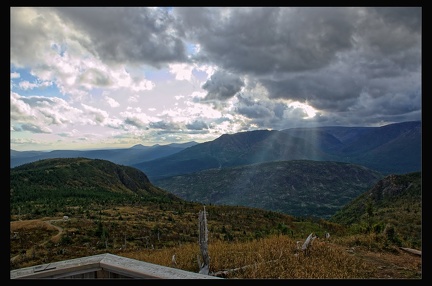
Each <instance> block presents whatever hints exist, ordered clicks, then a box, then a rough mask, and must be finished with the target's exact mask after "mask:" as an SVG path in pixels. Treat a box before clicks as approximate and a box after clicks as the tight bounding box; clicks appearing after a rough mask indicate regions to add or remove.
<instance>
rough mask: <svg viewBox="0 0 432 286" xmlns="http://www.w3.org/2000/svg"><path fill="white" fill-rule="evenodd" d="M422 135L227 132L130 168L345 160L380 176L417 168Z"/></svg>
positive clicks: (160, 171)
mask: <svg viewBox="0 0 432 286" xmlns="http://www.w3.org/2000/svg"><path fill="white" fill-rule="evenodd" d="M421 137H422V133H421V122H420V121H415V122H404V123H397V124H390V125H386V126H382V127H320V128H293V129H286V130H283V131H276V130H273V131H269V130H257V131H249V132H240V133H236V134H230V135H228V134H225V135H222V136H220V137H219V138H217V139H215V140H213V141H210V142H205V143H201V144H197V145H195V146H192V147H190V148H187V149H185V150H182V151H180V152H178V153H175V154H173V155H170V156H166V157H163V158H159V159H156V160H152V161H147V162H142V163H138V164H134V165H132V166H134V167H136V168H138V169H140V170H142V171H143V172H145V173H146V174H147V175H148V176H149V178H150V179H151V180H155V179H160V178H163V177H169V176H174V175H180V174H187V173H193V172H198V171H201V170H205V169H211V168H221V167H232V166H240V165H247V164H254V163H261V162H270V161H287V160H317V161H339V162H349V163H353V164H358V165H363V166H365V167H368V168H370V169H374V170H376V171H378V172H381V173H383V174H390V173H395V174H403V173H408V172H415V171H420V169H421V159H422V158H421Z"/></svg>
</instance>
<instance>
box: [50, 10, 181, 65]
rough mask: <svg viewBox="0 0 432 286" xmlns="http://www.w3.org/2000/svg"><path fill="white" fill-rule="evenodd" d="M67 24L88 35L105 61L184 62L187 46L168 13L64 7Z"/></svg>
mask: <svg viewBox="0 0 432 286" xmlns="http://www.w3.org/2000/svg"><path fill="white" fill-rule="evenodd" d="M56 10H57V11H58V12H59V13H60V15H61V16H62V17H63V19H64V20H66V21H68V22H70V23H72V24H73V25H74V27H77V28H78V29H80V30H82V31H85V33H86V34H88V36H89V37H90V38H91V42H92V46H88V44H85V43H82V44H84V45H86V46H87V47H88V49H89V50H90V51H94V52H95V53H96V54H97V55H98V56H99V57H100V58H101V59H102V60H103V61H106V62H114V63H129V64H142V63H145V64H149V65H153V66H155V67H160V66H161V65H163V64H166V63H171V62H177V61H185V60H186V54H185V46H184V43H183V41H182V40H181V39H180V38H179V36H178V34H177V32H176V29H175V24H174V22H173V20H174V19H173V18H172V16H171V15H170V14H169V12H168V11H167V10H166V9H152V8H146V7H61V8H56Z"/></svg>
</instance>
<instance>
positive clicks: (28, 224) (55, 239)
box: [10, 219, 63, 262]
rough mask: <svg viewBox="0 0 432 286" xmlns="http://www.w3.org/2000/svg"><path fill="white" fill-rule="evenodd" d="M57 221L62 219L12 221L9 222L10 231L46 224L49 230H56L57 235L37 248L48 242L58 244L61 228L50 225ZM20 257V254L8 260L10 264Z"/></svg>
mask: <svg viewBox="0 0 432 286" xmlns="http://www.w3.org/2000/svg"><path fill="white" fill-rule="evenodd" d="M57 221H63V219H50V220H40V219H36V220H24V221H14V222H11V230H13V229H20V228H27V227H35V226H37V227H40V225H43V224H46V225H48V227H49V228H55V229H57V231H58V233H57V234H56V235H54V236H52V237H51V238H48V239H46V240H45V241H43V242H41V243H39V244H38V245H39V246H43V245H45V244H47V243H48V242H49V241H52V242H58V241H59V240H60V238H61V235H62V233H63V228H62V227H60V226H57V225H54V224H52V223H53V222H57ZM19 256H20V254H18V255H15V256H14V257H12V258H11V259H10V261H11V262H13V261H15V259H17V258H18V257H19Z"/></svg>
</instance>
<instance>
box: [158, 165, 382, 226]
mask: <svg viewBox="0 0 432 286" xmlns="http://www.w3.org/2000/svg"><path fill="white" fill-rule="evenodd" d="M382 177H383V175H382V174H380V173H378V172H376V171H373V170H369V169H367V168H365V167H363V166H359V165H354V164H349V163H341V162H328V161H327V162H324V161H306V160H292V161H278V162H266V163H259V164H253V165H247V166H237V167H227V168H222V169H211V170H203V171H200V172H195V173H193V174H184V175H178V176H173V177H169V178H164V179H159V180H154V181H153V183H154V184H155V185H156V186H158V187H160V188H162V189H164V190H167V191H169V192H171V193H173V194H175V195H177V196H178V197H181V198H182V199H185V200H187V201H194V202H200V203H203V204H214V205H232V206H235V205H240V206H247V207H255V208H261V209H266V210H271V211H277V212H282V213H285V214H289V215H293V216H304V217H307V216H315V217H321V218H329V217H330V216H332V215H333V214H334V213H335V212H336V211H338V210H339V209H340V208H341V207H343V206H344V205H345V204H347V203H348V202H350V201H351V200H353V199H354V198H356V197H357V196H359V195H360V194H362V193H363V192H365V191H367V190H368V189H369V188H371V187H372V186H373V185H374V184H375V183H376V182H377V181H378V180H379V179H381V178H382Z"/></svg>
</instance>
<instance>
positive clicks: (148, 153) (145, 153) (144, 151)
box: [10, 141, 198, 168]
mask: <svg viewBox="0 0 432 286" xmlns="http://www.w3.org/2000/svg"><path fill="white" fill-rule="evenodd" d="M196 144H198V143H197V142H195V141H192V142H187V143H172V144H168V145H159V144H156V145H153V146H144V145H142V144H137V145H134V146H132V147H130V148H120V149H101V150H85V151H80V150H54V151H50V152H46V151H22V152H20V151H16V150H12V149H11V150H10V155H11V161H10V167H11V168H13V167H16V166H19V165H22V164H25V163H30V162H34V161H38V160H43V159H49V158H77V157H85V158H90V159H101V160H108V161H111V162H113V163H116V164H121V165H126V166H129V165H133V164H135V163H140V162H144V161H149V160H154V159H157V158H160V157H164V156H168V155H171V154H174V153H177V152H179V151H181V150H183V149H185V148H188V147H191V146H194V145H196Z"/></svg>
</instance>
